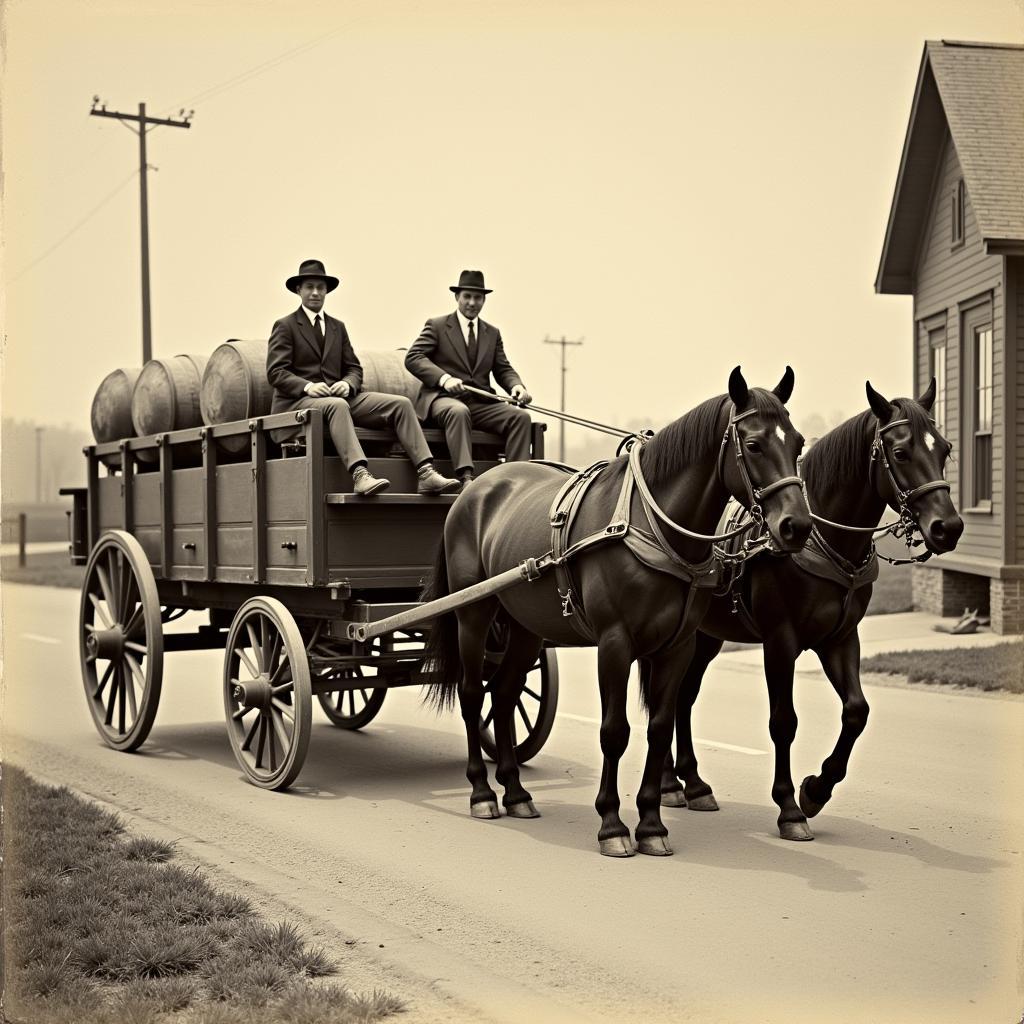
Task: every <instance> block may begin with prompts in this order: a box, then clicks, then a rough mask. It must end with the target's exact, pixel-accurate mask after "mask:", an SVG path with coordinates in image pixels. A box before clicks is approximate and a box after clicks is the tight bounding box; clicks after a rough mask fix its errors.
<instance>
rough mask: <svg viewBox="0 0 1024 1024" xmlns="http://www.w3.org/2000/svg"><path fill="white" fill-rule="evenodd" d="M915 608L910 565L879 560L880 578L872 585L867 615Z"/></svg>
mask: <svg viewBox="0 0 1024 1024" xmlns="http://www.w3.org/2000/svg"><path fill="white" fill-rule="evenodd" d="M912 609H913V599H912V597H911V593H910V566H909V565H890V564H889V563H888V562H883V561H882V560H881V559H879V560H878V579H877V580H875V582H874V585H873V586H872V587H871V601H870V602H869V603H868V610H867V612H866V613H865V614H867V615H892V614H894V613H895V612H909V611H911V610H912Z"/></svg>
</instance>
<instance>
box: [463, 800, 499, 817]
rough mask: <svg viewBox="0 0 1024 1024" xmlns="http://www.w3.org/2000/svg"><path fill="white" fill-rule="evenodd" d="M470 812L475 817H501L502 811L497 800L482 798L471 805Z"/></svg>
mask: <svg viewBox="0 0 1024 1024" xmlns="http://www.w3.org/2000/svg"><path fill="white" fill-rule="evenodd" d="M469 813H470V814H471V815H472V816H473V817H474V818H500V817H501V811H499V810H498V801H497V800H481V801H480V802H479V803H476V804H470V805H469Z"/></svg>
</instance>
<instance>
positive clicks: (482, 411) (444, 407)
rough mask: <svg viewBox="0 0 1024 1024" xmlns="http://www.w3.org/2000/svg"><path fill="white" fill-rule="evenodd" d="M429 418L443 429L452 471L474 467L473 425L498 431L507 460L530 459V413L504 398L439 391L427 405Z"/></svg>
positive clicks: (493, 431) (526, 460) (519, 460)
mask: <svg viewBox="0 0 1024 1024" xmlns="http://www.w3.org/2000/svg"><path fill="white" fill-rule="evenodd" d="M430 418H431V419H433V420H435V421H436V422H437V423H438V425H439V426H440V427H441V428H442V429H443V430H444V439H445V441H446V442H447V443H448V451H449V452H451V456H452V463H453V464H454V466H455V471H456V472H459V471H460V470H464V469H473V468H474V466H473V436H472V435H473V428H474V427H476V428H477V429H478V430H487V431H490V432H491V433H494V434H501V436H502V437H503V438H504V439H505V459H506V460H507V461H508V462H528V461H529V459H530V414H529V413H528V412H527V411H526V410H525V409H517V408H516V407H514V406H511V405H506V404H505V403H504V402H491V401H488V400H487V399H486V398H476V397H475V396H473V395H466V396H463V397H461V398H457V397H455V396H454V395H441V396H440V397H438V398H435V399H434V401H433V402H432V403H431V405H430Z"/></svg>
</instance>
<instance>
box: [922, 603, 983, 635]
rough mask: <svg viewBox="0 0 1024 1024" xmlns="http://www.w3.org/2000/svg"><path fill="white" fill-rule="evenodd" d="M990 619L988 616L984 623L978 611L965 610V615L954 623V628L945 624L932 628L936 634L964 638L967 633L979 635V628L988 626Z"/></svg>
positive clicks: (937, 624)
mask: <svg viewBox="0 0 1024 1024" xmlns="http://www.w3.org/2000/svg"><path fill="white" fill-rule="evenodd" d="M988 624H989V619H988V617H987V616H986V618H985V621H984V623H983V622H982V620H981V619H980V618H979V617H978V609H977V608H975V609H973V610H972V609H970V608H965V609H964V613H963V615H961V616H960V618H959V619H957V620H956V622H955V623H953V625H952V626H947V625H946V623H944V622H939V623H936V624H935V625H934V626H932V629H933V630H935V632H936V633H950V634H952V635H954V636H963V635H965V634H967V633H977V632H978V627H979V626H981V625H986V626H987V625H988Z"/></svg>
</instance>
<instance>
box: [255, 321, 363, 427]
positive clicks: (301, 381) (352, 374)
mask: <svg viewBox="0 0 1024 1024" xmlns="http://www.w3.org/2000/svg"><path fill="white" fill-rule="evenodd" d="M322 316H323V318H324V328H325V330H324V336H323V338H322V339H319V338H317V336H316V331H315V330H314V328H313V325H312V324H311V323H310V322H309V317H307V316H306V314H305V313H304V312H303V311H302V307H301V306H300V307H299V308H298V309H297V310H295V312H294V313H289V314H288V316H284V317H281V319H280V320H278V321H277V323H275V324H274V328H273V330H272V331H271V332H270V342H269V344H268V345H267V379H268V380H269V381H270V384H271V386H272V387H273V389H274V401H273V403H272V405H271V412H286V411H287V410H288V409H290V408H291V407H292V406H293V405H294V404H295V401H296V399H299V398H302V397H303V388H305V386H306V385H307V384H309V383H310V381H323V382H324V383H325V384H335V383H337V382H338V381H340V380H343V381H346V382H347V384H348V386H349V388H350V389H351V390H350V392H349V398H354V397H355V396H356V394H357V393H358V391H359V388H360V386H361V385H362V383H363V368H362V366H361V365H360V363H359V360H358V359H357V358H356V354H355V351H354V350H353V348H352V342H351V341H349V338H348V331H347V330H345V325H344V324H343V323H342V322H341V321H340V320H335V319H334V317H333V316H328V315H327V314H326V313H324V314H322ZM321 342H322V344H321Z"/></svg>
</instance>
